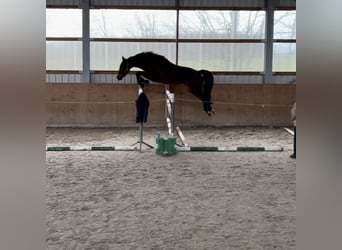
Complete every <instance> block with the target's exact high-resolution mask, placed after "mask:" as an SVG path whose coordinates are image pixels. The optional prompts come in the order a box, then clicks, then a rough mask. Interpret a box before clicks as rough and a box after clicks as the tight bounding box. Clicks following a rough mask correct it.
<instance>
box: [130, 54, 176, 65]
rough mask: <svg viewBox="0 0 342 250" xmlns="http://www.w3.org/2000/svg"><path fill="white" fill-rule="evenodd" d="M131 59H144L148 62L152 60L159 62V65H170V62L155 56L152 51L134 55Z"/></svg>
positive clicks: (162, 57)
mask: <svg viewBox="0 0 342 250" xmlns="http://www.w3.org/2000/svg"><path fill="white" fill-rule="evenodd" d="M133 57H135V58H137V59H138V58H139V59H141V58H143V59H145V60H147V61H150V60H151V59H152V60H153V61H155V60H159V61H160V63H170V61H169V60H168V59H166V58H165V57H164V56H162V55H159V54H156V53H154V52H152V51H146V52H141V53H139V54H136V55H135V56H133Z"/></svg>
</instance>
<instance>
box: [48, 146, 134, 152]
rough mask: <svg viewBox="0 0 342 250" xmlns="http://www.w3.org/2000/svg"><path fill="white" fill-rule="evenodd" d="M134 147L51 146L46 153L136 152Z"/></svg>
mask: <svg viewBox="0 0 342 250" xmlns="http://www.w3.org/2000/svg"><path fill="white" fill-rule="evenodd" d="M136 150H138V148H137V147H134V146H102V147H96V146H49V147H46V151H136Z"/></svg>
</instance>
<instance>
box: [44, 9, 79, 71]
mask: <svg viewBox="0 0 342 250" xmlns="http://www.w3.org/2000/svg"><path fill="white" fill-rule="evenodd" d="M46 37H47V41H46V69H47V70H82V42H81V39H82V10H80V9H47V10H46Z"/></svg>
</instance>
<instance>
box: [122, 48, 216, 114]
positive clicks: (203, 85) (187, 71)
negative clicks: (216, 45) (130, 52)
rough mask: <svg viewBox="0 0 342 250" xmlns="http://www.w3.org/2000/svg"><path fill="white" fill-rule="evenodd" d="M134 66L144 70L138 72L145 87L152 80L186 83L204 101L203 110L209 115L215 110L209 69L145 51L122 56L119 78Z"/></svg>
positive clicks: (137, 74)
mask: <svg viewBox="0 0 342 250" xmlns="http://www.w3.org/2000/svg"><path fill="white" fill-rule="evenodd" d="M132 67H137V68H140V69H142V70H143V71H138V72H137V73H136V76H137V80H138V84H139V85H140V86H141V87H142V88H143V87H144V85H145V84H147V83H149V80H150V81H153V82H158V83H164V84H170V85H172V84H186V85H187V86H188V87H189V91H190V92H191V93H192V94H193V95H194V96H196V97H197V98H199V99H200V100H201V101H202V103H203V110H204V111H205V112H206V113H207V114H208V115H209V116H211V115H213V114H214V113H215V111H214V110H213V108H212V107H211V104H212V102H211V90H212V88H213V85H214V77H213V75H212V74H211V73H210V72H209V71H208V70H194V69H192V68H188V67H183V66H178V65H175V64H173V63H171V62H170V61H169V60H167V59H166V58H165V57H163V56H161V55H158V54H155V53H153V52H143V53H139V54H137V55H135V56H131V57H129V58H127V59H126V58H124V57H122V62H121V64H120V69H119V72H118V75H117V78H118V80H121V79H122V78H124V77H125V76H126V74H127V73H128V72H129V71H130V69H131V68H132Z"/></svg>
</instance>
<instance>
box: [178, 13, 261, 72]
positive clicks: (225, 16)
mask: <svg viewBox="0 0 342 250" xmlns="http://www.w3.org/2000/svg"><path fill="white" fill-rule="evenodd" d="M264 38H265V12H264V11H228V10H222V11H214V10H208V11H202V10H201V11H180V13H179V61H178V62H179V64H182V65H186V66H189V67H193V68H195V69H208V70H211V71H214V72H215V71H216V72H227V71H258V72H260V71H263V68H264V62H263V60H264V44H263V39H264ZM189 39H191V42H190V43H189Z"/></svg>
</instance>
